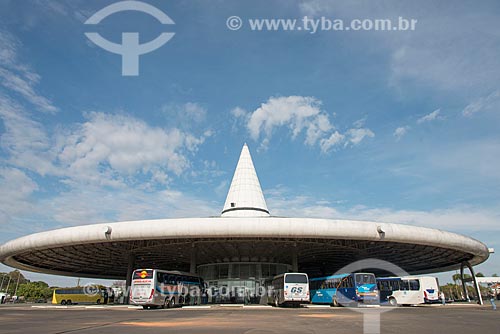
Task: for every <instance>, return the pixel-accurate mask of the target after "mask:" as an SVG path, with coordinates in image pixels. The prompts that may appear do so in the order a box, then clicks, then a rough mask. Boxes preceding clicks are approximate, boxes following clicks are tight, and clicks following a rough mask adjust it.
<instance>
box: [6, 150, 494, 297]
mask: <svg viewBox="0 0 500 334" xmlns="http://www.w3.org/2000/svg"><path fill="white" fill-rule="evenodd" d="M488 257H489V250H488V248H487V247H486V245H484V244H483V243H482V242H480V241H478V240H475V239H473V238H470V237H467V236H463V235H460V234H455V233H451V232H446V231H442V230H437V229H432V228H424V227H416V226H410V225H403V224H389V223H383V222H375V221H357V220H343V219H315V218H314V219H313V218H293V217H288V218H285V217H273V216H272V215H271V213H270V212H269V210H268V208H267V205H266V201H265V198H264V195H263V193H262V190H261V186H260V183H259V179H258V177H257V173H256V171H255V168H254V165H253V162H252V158H251V156H250V152H249V149H248V147H247V145H246V144H245V145H244V146H243V149H242V151H241V155H240V158H239V161H238V164H237V167H236V170H235V173H234V177H233V180H232V183H231V186H230V189H229V192H228V195H227V198H226V202H225V204H224V207H223V209H222V212H221V215H220V216H219V217H209V218H179V219H157V220H142V221H126V222H115V223H105V224H94V225H82V226H76V227H68V228H63V229H57V230H52V231H47V232H41V233H35V234H31V235H27V236H24V237H21V238H18V239H15V240H12V241H9V242H7V243H5V244H3V245H1V246H0V261H1V262H2V263H4V264H6V265H8V266H11V267H15V268H18V269H22V270H28V271H33V272H39V273H47V274H55V275H66V276H75V277H89V278H105V279H125V280H126V281H127V285H128V286H129V285H130V280H131V277H132V272H133V270H134V269H136V268H159V269H166V270H179V271H184V272H191V273H198V274H199V275H201V276H202V277H203V279H204V280H205V281H206V282H207V283H208V284H209V285H212V286H217V287H227V288H232V287H233V286H238V287H246V288H249V289H255V288H256V287H257V286H258V285H261V284H262V283H263V281H264V280H265V279H268V278H270V277H273V276H274V275H277V274H280V273H285V272H291V271H293V272H304V273H307V274H308V275H309V277H318V276H325V275H329V274H332V273H335V272H336V271H337V270H338V269H340V268H342V267H344V266H346V265H349V264H350V263H352V262H354V261H357V260H362V259H367V258H375V259H379V260H384V261H388V262H390V263H393V264H395V265H397V266H399V267H400V268H402V269H404V270H405V271H406V272H408V273H409V274H426V273H434V272H442V271H448V270H456V269H461V272H462V273H463V271H464V268H466V267H467V268H469V270H470V271H471V273H472V274H473V269H472V267H473V266H474V265H477V264H480V263H482V262H484V261H486V260H487V259H488ZM375 274H385V275H387V274H390V273H385V272H375ZM473 276H474V275H473ZM476 285H477V284H476Z"/></svg>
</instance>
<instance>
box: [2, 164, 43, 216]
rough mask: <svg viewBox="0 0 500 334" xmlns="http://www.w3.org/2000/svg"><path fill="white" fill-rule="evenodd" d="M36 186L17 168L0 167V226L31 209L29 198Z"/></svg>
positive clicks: (36, 188)
mask: <svg viewBox="0 0 500 334" xmlns="http://www.w3.org/2000/svg"><path fill="white" fill-rule="evenodd" d="M37 190H38V185H37V184H36V183H35V182H34V181H33V180H32V179H31V178H30V177H29V176H28V175H26V173H24V172H23V171H21V170H19V169H17V168H11V167H0V225H2V224H4V223H6V222H7V221H9V220H10V219H11V218H12V216H15V215H16V214H19V213H20V212H26V211H28V210H30V209H32V208H33V205H32V200H31V196H32V194H33V193H34V192H35V191H37Z"/></svg>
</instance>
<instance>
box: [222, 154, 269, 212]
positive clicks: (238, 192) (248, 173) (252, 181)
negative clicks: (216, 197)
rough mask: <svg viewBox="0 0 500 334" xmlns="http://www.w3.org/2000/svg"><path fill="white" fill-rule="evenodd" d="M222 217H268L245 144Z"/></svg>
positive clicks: (264, 201) (257, 179)
mask: <svg viewBox="0 0 500 334" xmlns="http://www.w3.org/2000/svg"><path fill="white" fill-rule="evenodd" d="M221 216H223V217H268V216H269V211H268V210H267V205H266V200H265V199H264V194H262V189H261V188H260V183H259V178H258V177H257V173H256V172H255V168H254V166H253V162H252V157H251V156H250V151H249V150H248V146H247V144H245V145H243V149H242V150H241V155H240V160H238V165H237V166H236V171H235V172H234V176H233V181H232V182H231V187H230V188H229V192H228V193H227V198H226V203H225V204H224V209H223V210H222V214H221Z"/></svg>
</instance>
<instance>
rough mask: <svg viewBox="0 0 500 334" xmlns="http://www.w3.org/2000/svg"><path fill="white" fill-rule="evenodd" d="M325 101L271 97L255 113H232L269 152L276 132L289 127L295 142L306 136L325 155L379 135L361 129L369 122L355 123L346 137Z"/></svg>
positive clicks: (261, 146) (296, 97) (308, 144)
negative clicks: (337, 125)
mask: <svg viewBox="0 0 500 334" xmlns="http://www.w3.org/2000/svg"><path fill="white" fill-rule="evenodd" d="M321 105H322V102H321V101H320V100H318V99H316V98H314V97H305V96H287V97H271V98H269V100H267V101H266V102H265V103H263V104H261V106H260V107H259V108H257V109H256V110H254V111H253V112H250V113H249V112H246V111H245V110H244V109H242V108H240V107H236V108H234V109H233V110H232V111H231V114H232V115H233V116H234V117H235V118H236V119H237V120H243V121H245V125H246V127H247V129H248V131H249V132H250V135H251V137H252V138H253V139H254V140H259V139H260V146H259V148H258V150H266V149H267V148H268V147H269V145H270V142H271V138H272V136H273V132H275V130H276V129H280V128H288V129H289V130H290V135H291V138H292V140H294V139H296V138H297V137H298V136H299V135H301V134H303V135H304V144H306V145H307V146H314V145H316V144H318V145H319V147H320V149H321V151H322V152H323V153H327V152H329V151H330V150H331V149H332V148H333V147H335V146H339V147H340V146H341V145H340V144H342V143H343V144H344V145H343V147H347V146H349V145H357V144H359V143H360V142H361V141H362V140H363V139H364V138H366V137H374V136H375V134H374V133H373V131H371V130H370V129H368V128H361V126H363V125H364V123H365V119H361V120H358V121H356V122H355V123H354V126H355V128H351V129H349V130H347V131H346V133H345V134H342V133H340V132H339V131H338V130H336V129H335V127H334V126H333V124H332V123H331V121H330V116H329V114H328V113H327V112H326V111H324V110H322V109H321Z"/></svg>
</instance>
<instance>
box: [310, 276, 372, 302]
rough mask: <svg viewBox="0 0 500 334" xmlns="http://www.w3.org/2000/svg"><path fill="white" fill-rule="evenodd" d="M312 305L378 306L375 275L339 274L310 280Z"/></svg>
mask: <svg viewBox="0 0 500 334" xmlns="http://www.w3.org/2000/svg"><path fill="white" fill-rule="evenodd" d="M310 289H311V303H313V304H330V305H332V306H339V305H340V304H342V305H353V306H357V305H358V304H361V303H362V304H375V305H376V304H378V303H379V292H378V289H377V284H376V280H375V275H374V274H370V273H351V274H339V275H332V276H326V277H317V278H311V279H310Z"/></svg>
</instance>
